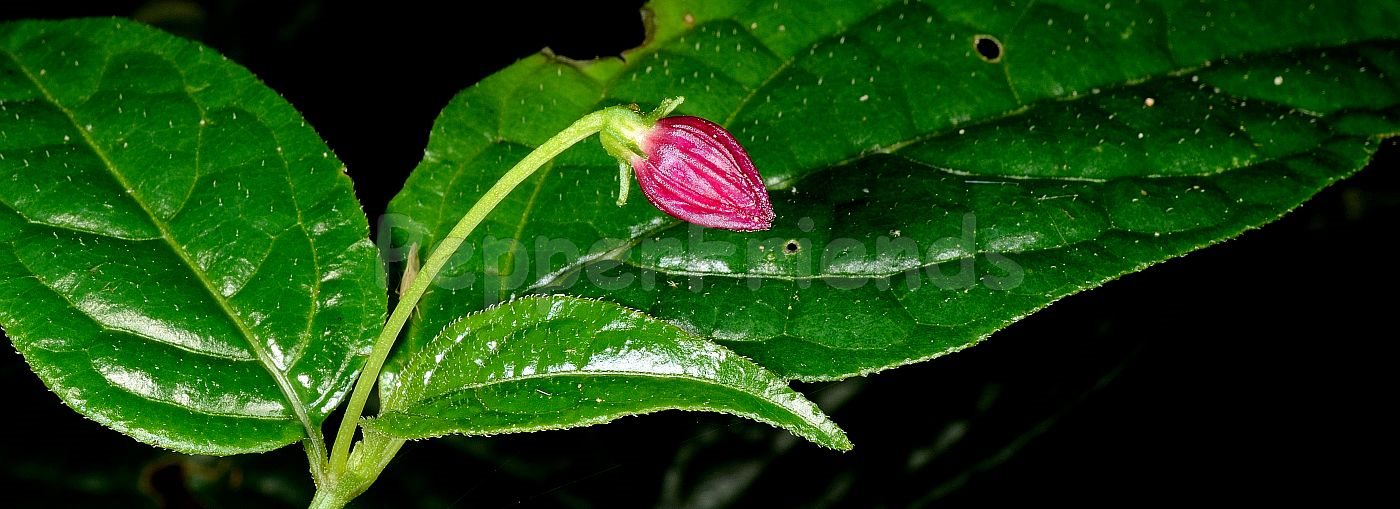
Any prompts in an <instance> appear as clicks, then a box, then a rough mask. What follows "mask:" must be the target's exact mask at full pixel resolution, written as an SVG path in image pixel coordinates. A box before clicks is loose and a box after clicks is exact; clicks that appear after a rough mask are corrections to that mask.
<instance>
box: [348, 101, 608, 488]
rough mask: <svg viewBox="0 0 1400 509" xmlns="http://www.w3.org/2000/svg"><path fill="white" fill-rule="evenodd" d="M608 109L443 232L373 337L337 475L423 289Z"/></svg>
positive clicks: (569, 131) (558, 139) (525, 162)
mask: <svg viewBox="0 0 1400 509" xmlns="http://www.w3.org/2000/svg"><path fill="white" fill-rule="evenodd" d="M607 113H608V110H601V111H596V112H593V113H590V114H588V115H586V116H584V117H583V118H581V119H579V120H578V121H576V122H574V123H573V124H572V125H570V126H569V127H567V128H565V129H564V130H563V131H562V132H560V133H559V134H556V135H554V137H553V138H550V139H549V140H548V141H545V142H544V143H543V144H541V145H540V146H539V147H538V148H536V149H535V150H534V151H533V152H530V154H529V155H527V156H525V158H524V159H521V160H520V162H519V163H516V165H515V166H514V167H512V168H511V169H510V171H507V172H506V173H505V175H502V176H501V179H500V180H498V181H496V184H495V185H493V186H491V189H488V190H486V194H484V195H482V197H481V199H480V200H478V201H477V202H476V204H474V205H472V208H471V209H470V210H468V211H467V213H466V214H465V215H463V216H462V219H461V220H460V221H458V222H457V225H456V226H453V227H452V230H451V231H450V232H448V233H447V236H445V237H443V238H442V241H441V242H439V243H438V245H437V247H436V248H435V249H433V254H432V255H431V256H429V257H428V260H427V261H426V262H424V264H423V268H422V269H421V270H420V271H419V272H418V276H417V277H415V278H413V282H412V283H411V284H410V285H409V287H408V291H407V292H405V293H404V294H403V295H402V296H400V298H399V303H398V305H397V306H394V312H393V313H392V314H390V315H389V321H388V322H387V323H385V324H384V329H383V331H382V332H380V334H379V338H378V339H376V340H375V342H374V349H373V350H371V351H370V355H369V359H368V360H366V361H365V367H364V371H363V372H361V373H360V378H359V380H358V381H356V382H355V390H354V392H353V393H352V394H351V396H350V404H349V406H347V407H346V409H345V416H344V418H342V419H341V421H340V428H339V429H338V430H337V431H336V434H335V446H334V449H333V450H332V452H331V458H330V465H331V475H332V476H334V475H337V474H340V473H343V472H344V471H345V466H346V462H347V461H348V460H349V458H350V444H351V441H352V440H353V439H354V437H355V428H356V426H357V425H358V424H359V420H360V414H361V413H362V412H364V409H365V402H366V401H368V400H369V395H370V392H371V391H373V390H374V385H375V383H376V382H377V381H378V378H379V371H380V370H381V369H383V367H384V361H385V360H386V359H388V357H389V352H390V351H391V350H392V349H393V346H394V341H395V340H396V339H398V337H399V332H400V331H402V330H403V327H404V324H405V323H407V322H408V317H409V316H410V315H412V314H413V309H414V308H415V307H416V306H417V305H418V301H419V299H422V298H423V294H424V293H426V292H427V291H428V286H429V285H430V284H432V281H433V280H434V279H435V278H437V275H438V273H439V272H441V271H442V268H443V267H444V266H446V265H447V260H448V259H449V258H451V257H452V254H453V253H455V252H457V248H458V247H460V246H461V245H462V242H463V241H465V240H466V239H467V237H468V236H470V235H471V234H472V231H474V230H476V227H477V226H478V225H480V224H481V221H482V220H483V219H485V218H486V215H487V214H490V213H491V211H492V210H494V209H495V208H496V205H499V204H500V203H501V200H503V199H505V197H506V195H508V194H510V192H511V191H513V190H514V189H515V187H516V186H518V185H520V183H521V182H522V181H524V180H525V179H526V178H529V177H530V175H533V174H534V173H535V171H536V170H538V169H539V168H540V167H541V166H543V165H544V163H546V162H549V160H550V159H553V158H554V157H555V156H557V155H559V153H561V152H563V151H564V150H565V149H567V148H569V147H571V146H573V144H575V143H578V142H579V141H582V140H583V139H585V138H587V137H589V136H592V135H593V134H594V133H597V132H598V131H599V130H601V129H602V128H603V125H604V124H605V122H606V118H605V117H606V114H607Z"/></svg>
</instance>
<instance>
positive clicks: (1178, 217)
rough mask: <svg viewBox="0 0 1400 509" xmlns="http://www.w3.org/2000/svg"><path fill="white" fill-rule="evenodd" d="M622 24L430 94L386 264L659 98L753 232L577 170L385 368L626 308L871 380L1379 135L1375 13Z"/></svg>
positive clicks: (905, 4)
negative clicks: (582, 56) (603, 52)
mask: <svg viewBox="0 0 1400 509" xmlns="http://www.w3.org/2000/svg"><path fill="white" fill-rule="evenodd" d="M648 9H649V11H650V13H651V15H650V17H649V19H650V24H649V26H650V27H651V34H650V37H649V39H648V41H647V43H646V44H645V45H643V46H642V47H640V48H637V49H635V50H633V51H631V52H629V53H628V54H627V55H626V58H625V60H620V59H603V60H598V61H592V62H584V63H580V62H574V61H568V60H563V59H556V58H552V57H550V56H549V55H547V54H542V55H537V56H534V57H531V58H527V59H525V60H522V61H520V62H518V63H516V64H515V65H513V66H511V67H510V68H507V69H505V70H503V71H501V72H499V73H497V74H496V75H494V76H492V77H490V78H488V79H486V80H485V81H483V82H481V83H480V84H478V85H476V86H474V87H472V88H470V89H468V90H466V91H464V92H462V93H461V94H460V95H459V96H458V97H456V98H455V99H454V100H453V101H452V103H451V104H450V105H448V107H447V108H446V109H445V110H444V111H443V112H442V115H441V116H440V118H439V119H438V121H437V124H436V125H435V126H434V130H433V133H432V138H431V141H430V143H429V147H428V150H427V151H426V153H425V158H424V160H423V162H422V163H421V165H420V166H419V168H418V169H417V170H416V171H415V173H414V174H413V176H412V177H411V178H410V180H409V182H408V184H407V185H406V188H405V190H404V191H403V192H402V193H401V194H400V195H399V196H398V197H397V198H396V199H395V200H394V202H393V203H392V205H391V211H392V212H395V213H398V214H400V215H401V216H400V219H401V222H400V226H399V229H398V232H399V240H400V242H404V243H420V244H422V245H427V246H431V245H432V243H433V242H434V239H435V238H436V236H438V235H441V234H442V233H443V232H445V231H446V230H447V229H448V228H450V226H451V225H452V222H453V221H454V220H455V218H456V217H458V216H459V215H460V214H461V213H462V211H464V210H465V209H466V207H468V206H469V204H470V203H472V202H473V201H474V200H475V199H476V197H478V196H479V195H480V194H481V192H482V191H483V190H484V189H485V188H486V187H487V186H488V185H489V184H490V183H491V182H493V181H494V180H495V179H496V178H497V176H498V175H500V174H501V173H503V172H504V170H505V169H506V168H508V167H509V166H510V165H512V164H513V163H514V162H515V161H517V160H518V159H519V158H520V157H521V156H523V155H524V154H525V153H526V152H527V151H528V150H529V149H530V147H532V146H534V145H535V144H537V143H539V142H541V141H542V140H544V139H545V138H547V137H548V136H550V135H551V134H553V133H554V132H556V131H557V130H559V129H560V128H562V127H563V126H565V125H567V124H568V123H569V122H571V121H573V120H574V119H576V118H578V117H579V116H581V115H583V114H585V113H587V112H590V111H593V110H596V109H598V108H600V107H603V106H607V105H612V104H617V103H628V102H637V103H640V104H641V106H642V108H643V109H646V108H649V107H650V106H652V105H654V104H655V103H656V102H657V101H659V100H661V99H662V98H665V97H670V96H675V95H683V96H685V97H686V102H685V104H684V106H683V107H682V108H681V110H680V112H679V113H683V114H689V115H698V116H703V117H706V118H709V119H713V120H715V121H716V122H719V123H721V124H722V125H724V126H725V127H727V128H728V129H729V130H730V131H732V132H733V133H734V135H735V136H736V137H737V138H738V139H739V141H740V142H741V143H743V144H744V145H745V148H746V149H747V150H748V151H749V154H750V155H751V156H752V158H753V161H754V163H755V165H756V166H757V167H758V169H759V171H760V172H761V173H762V174H763V175H764V177H765V178H766V180H767V183H768V186H769V188H770V189H772V190H773V192H774V209H775V211H776V213H777V215H778V219H777V221H776V222H775V227H774V229H773V230H771V231H768V232H760V233H752V234H735V233H726V232H718V231H709V230H699V229H693V228H687V227H685V226H683V225H679V224H678V223H677V222H675V221H672V220H669V219H668V218H666V217H664V216H663V215H661V214H660V213H659V212H657V211H656V210H654V209H652V208H651V207H650V205H649V204H647V203H645V202H642V201H640V200H638V201H634V202H633V203H629V204H628V205H627V206H626V207H624V208H621V209H618V208H616V207H614V206H612V205H611V202H612V200H613V198H614V193H615V192H616V191H615V189H614V187H615V185H616V184H615V181H614V180H613V178H614V177H613V175H614V174H615V171H614V170H613V163H612V161H611V160H610V159H609V158H608V157H607V156H606V155H605V154H604V153H603V150H602V149H601V148H599V147H598V146H597V145H596V144H595V143H585V144H583V146H579V147H576V148H574V149H572V150H571V151H569V152H567V153H565V154H564V156H563V157H562V158H561V159H559V160H557V162H556V163H555V164H554V165H553V166H552V167H550V168H547V169H545V170H544V171H542V172H541V173H540V174H539V175H538V176H536V177H535V178H533V179H532V180H530V181H528V182H527V183H526V184H525V186H523V187H524V189H522V190H521V191H518V192H517V193H515V194H514V195H513V196H511V197H510V198H509V199H507V201H506V202H505V203H504V204H503V205H502V206H501V208H500V209H498V210H497V212H496V213H495V214H494V215H493V216H492V217H491V218H489V219H488V222H487V224H485V225H484V231H483V232H482V233H481V234H479V235H478V237H476V239H475V240H476V242H477V243H476V244H475V245H474V246H473V248H472V249H471V250H469V251H467V252H465V253H462V254H460V256H459V258H458V264H457V266H456V270H450V271H449V273H447V274H445V275H444V276H443V277H442V278H441V279H440V280H439V281H438V286H437V288H435V289H434V290H433V291H432V292H431V293H429V294H428V296H427V298H426V299H425V300H424V301H423V303H422V305H421V311H422V315H421V319H420V320H419V321H418V323H417V324H416V326H415V327H413V328H412V330H410V332H409V334H408V341H407V344H406V346H405V349H407V350H412V349H414V348H416V347H417V345H421V344H422V343H424V342H426V341H427V339H428V338H431V337H432V336H433V335H434V334H435V333H436V332H437V331H438V330H440V329H441V328H442V326H443V325H444V324H446V323H447V322H448V321H449V320H451V319H452V318H454V317H457V316H461V315H462V314H463V313H465V312H469V311H472V310H475V309H481V308H482V307H484V306H486V305H489V304H491V303H493V302H497V301H499V300H501V299H504V298H506V297H508V296H509V295H512V294H525V293H531V292H542V291H547V292H565V293H570V294H576V295H585V296H594V297H601V298H605V299H608V300H612V301H615V302H619V303H622V304H624V305H627V306H630V307H634V308H637V309H641V310H643V311H644V312H647V313H649V314H653V315H655V316H658V317H661V318H663V319H665V320H667V321H670V322H672V323H674V324H676V325H679V326H681V327H682V328H684V329H686V330H688V331H690V332H693V333H695V334H698V335H702V336H709V337H713V338H716V339H717V340H719V341H720V342H722V343H723V344H725V345H726V346H728V347H730V348H732V349H733V350H735V351H736V352H738V353H740V354H743V355H745V356H747V357H750V358H752V359H754V360H755V361H756V362H758V363H759V364H761V365H763V366H765V367H768V368H769V369H772V370H774V371H775V372H777V373H779V374H780V375H783V376H785V377H791V378H799V379H835V378H842V377H847V376H851V375H854V374H859V373H868V372H872V371H878V370H880V369H885V368H889V367H893V366H898V365H902V364H907V363H910V362H916V361H919V360H923V359H929V358H932V357H936V356H939V355H942V354H945V353H948V352H952V351H956V350H959V349H961V348H965V347H967V346H969V345H971V344H973V343H976V342H977V341H980V340H981V339H983V338H985V337H987V336H988V335H990V334H991V333H993V332H995V331H996V330H999V329H1000V328H1002V327H1004V326H1006V325H1007V324H1009V323H1011V322H1013V321H1015V320H1017V319H1019V318H1021V317H1023V316H1025V315H1027V314H1029V313H1031V312H1034V311H1035V310H1037V309H1040V308H1042V307H1044V306H1046V305H1048V304H1050V303H1051V302H1053V301H1055V300H1057V299H1059V298H1061V297H1064V296H1066V295H1070V294H1073V293H1075V292H1079V291H1082V290H1085V289H1089V288H1093V287H1095V286H1098V285H1101V284H1103V283H1104V282H1106V281H1109V280H1111V279H1114V278H1116V277H1119V276H1120V275H1123V274H1126V273H1130V272H1133V271H1137V270H1141V269H1143V268H1145V267H1147V266H1149V265H1151V264H1154V263H1157V262H1160V261H1163V260H1166V259H1169V258H1172V257H1175V256H1180V255H1182V254H1185V253H1187V252H1190V251H1192V250H1195V249H1199V248H1201V247H1204V246H1207V245H1210V244H1212V243H1216V242H1220V241H1222V240H1226V239H1230V238H1232V237H1235V236H1236V235H1239V234H1240V233H1241V232H1243V231H1245V230H1248V229H1250V228H1255V227H1258V226H1260V225H1262V224H1264V223H1267V222H1269V221H1271V220H1273V219H1275V218H1277V217H1278V216H1279V215H1281V214H1283V213H1285V212H1287V211H1288V210H1290V209H1292V208H1294V207H1296V206H1298V204H1300V203H1302V202H1303V201H1305V200H1306V199H1307V198H1308V197H1310V196H1311V195H1312V194H1313V193H1315V192H1317V191H1318V190H1319V189H1321V188H1323V187H1325V186H1327V185H1328V184H1329V183H1331V182H1333V181H1335V180H1337V179H1340V178H1343V177H1345V176H1347V175H1349V174H1351V173H1352V172H1354V171H1356V170H1357V169H1359V168H1360V167H1362V166H1363V164H1364V163H1365V161H1366V160H1367V159H1368V157H1369V155H1370V154H1371V153H1372V152H1373V151H1374V150H1375V148H1376V146H1377V143H1378V141H1377V140H1378V137H1379V136H1382V135H1385V134H1388V133H1395V132H1397V131H1400V122H1398V121H1397V114H1398V113H1400V111H1398V110H1397V104H1400V86H1397V76H1400V58H1398V57H1397V56H1396V55H1397V54H1400V51H1397V49H1400V45H1398V44H1397V43H1396V32H1395V31H1394V27H1395V26H1397V25H1396V24H1397V23H1400V7H1397V4H1395V3H1393V2H1338V3H1331V4H1325V5H1324V4H1320V3H1315V2H1302V1H1297V2H1295V1H1283V2H1278V1H1269V2H1264V1H1257V2H1236V1H1230V2H1224V1H1222V2H1184V1H1143V2H1102V1H1077V0H1057V1H1042V2H1004V1H993V2H987V1H970V0H968V1H937V2H910V1H902V0H901V1H883V2H868V1H863V0H862V1H827V2H816V3H802V4H801V5H798V4H793V3H787V2H776V3H775V2H767V1H755V2H679V1H658V2H655V3H652V4H650V5H649V6H648ZM979 47H980V48H982V51H979ZM991 50H995V51H991ZM983 53H986V54H985V55H984V54H983ZM483 271H484V275H482V272H483Z"/></svg>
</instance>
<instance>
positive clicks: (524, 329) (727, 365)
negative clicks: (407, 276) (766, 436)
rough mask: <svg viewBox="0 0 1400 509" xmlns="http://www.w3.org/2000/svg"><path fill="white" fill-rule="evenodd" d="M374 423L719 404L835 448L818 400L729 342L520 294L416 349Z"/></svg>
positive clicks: (553, 422) (423, 434)
mask: <svg viewBox="0 0 1400 509" xmlns="http://www.w3.org/2000/svg"><path fill="white" fill-rule="evenodd" d="M400 376H401V377H402V378H401V380H400V381H399V383H395V384H393V386H394V387H395V389H394V390H393V391H391V392H389V393H388V394H387V395H386V397H385V399H384V411H383V413H382V414H381V415H380V416H379V417H377V418H375V419H372V420H370V421H368V422H367V423H366V427H367V429H369V430H370V431H371V432H378V433H384V434H389V435H392V436H395V437H399V438H407V439H415V438H427V437H435V436H441V435H446V434H451V433H460V434H467V435H495V434H501V433H518V432H525V431H539V430H547V429H561V428H572V427H578V426H587V425H591V424H599V423H604V422H608V421H611V420H614V419H617V418H619V417H623V416H627V415H637V414H644V413H650V412H656V411H659V410H667V409H680V410H703V411H715V412H724V413H730V414H734V415H739V416H743V417H748V418H750V419H754V420H757V421H762V422H766V423H769V424H772V425H774V426H778V427H781V428H784V429H787V430H788V431H791V432H793V433H794V434H797V435H798V436H801V437H803V438H806V439H808V440H811V441H813V442H816V443H818V444H821V445H823V446H826V447H830V448H833V449H841V450H845V449H850V448H851V443H850V442H849V441H848V440H846V436H845V434H843V433H842V432H841V430H840V429H839V428H837V427H836V425H835V424H834V423H832V422H831V421H830V420H828V419H827V418H826V416H825V415H823V414H822V412H821V410H819V409H818V408H817V407H816V405H814V404H812V402H810V401H808V400H807V399H806V398H804V397H802V395H800V394H798V393H797V392H795V391H793V390H792V389H790V388H788V386H787V383H786V382H785V381H784V380H782V379H781V378H778V377H777V376H775V375H774V374H773V373H771V372H769V371H768V370H765V369H763V368H762V367H760V366H758V365H756V364H754V363H753V362H752V361H749V360H748V359H745V358H743V357H741V356H739V355H736V354H734V353H733V352H731V351H729V350H728V349H726V348H724V347H721V346H719V345H716V344H714V343H712V342H709V341H705V340H703V339H699V338H695V337H693V336H691V335H689V334H686V333H685V332H684V331H682V330H680V329H679V328H676V327H675V326H673V325H670V324H667V323H665V322H662V321H660V320H657V319H655V318H652V317H649V316H646V315H643V314H641V313H639V312H636V311H633V310H630V309H627V308H624V307H621V306H618V305H616V304H612V303H609V302H603V301H596V300H586V299H578V298H573V297H561V296H552V297H529V298H524V299H517V300H514V301H511V302H508V303H505V304H502V305H500V306H496V307H492V308H490V309H487V310H485V311H482V312H479V313H475V314H472V315H470V316H467V317H464V318H463V319H461V320H457V321H455V322H453V323H452V324H451V325H449V326H448V327H447V328H446V329H444V330H443V331H442V333H441V334H439V335H438V336H437V337H436V338H434V339H433V340H432V341H430V342H429V343H428V344H427V345H425V346H424V347H423V348H422V349H420V350H419V351H417V352H416V353H415V354H414V355H413V356H411V357H410V358H409V359H408V361H407V363H406V364H405V365H404V368H403V371H402V372H400Z"/></svg>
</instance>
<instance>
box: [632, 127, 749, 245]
mask: <svg viewBox="0 0 1400 509" xmlns="http://www.w3.org/2000/svg"><path fill="white" fill-rule="evenodd" d="M637 148H640V149H641V153H640V154H637V153H635V152H634V153H633V154H632V157H631V161H630V162H631V164H632V169H633V170H634V171H636V173H637V181H638V183H640V184H641V187H642V192H643V193H645V194H646V196H647V199H648V200H650V201H651V203H652V204H653V205H656V208H658V209H661V210H662V211H663V212H665V213H667V214H670V215H672V216H674V217H676V218H677V219H681V220H684V221H689V222H692V223H695V224H698V225H700V226H707V227H710V228H723V229H726V230H736V231H757V230H767V229H769V228H771V227H772V226H773V217H774V215H773V205H772V204H771V203H770V202H769V201H768V190H767V188H765V187H764V185H763V178H762V177H760V176H759V175H758V170H755V169H754V167H753V161H750V160H749V155H748V154H746V153H744V148H743V147H740V146H739V142H738V141H736V140H735V139H734V136H733V135H730V134H729V132H728V131H725V130H724V128H723V127H720V126H719V125H716V124H715V123H714V122H710V121H709V120H705V119H703V118H700V117H688V116H677V117H666V118H663V119H660V120H657V121H656V124H655V125H654V126H653V127H652V128H651V130H650V131H648V132H647V133H646V134H645V135H643V136H642V137H641V139H640V140H639V143H638V144H637Z"/></svg>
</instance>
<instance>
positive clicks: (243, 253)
mask: <svg viewBox="0 0 1400 509" xmlns="http://www.w3.org/2000/svg"><path fill="white" fill-rule="evenodd" d="M343 170H344V168H343V166H342V165H341V164H340V162H339V161H337V160H336V158H335V157H334V156H332V155H331V154H330V151H329V149H327V148H326V146H325V144H324V143H323V142H322V141H321V140H320V138H319V137H317V136H316V133H315V132H314V131H312V130H311V129H310V128H309V127H307V126H306V124H305V122H304V121H303V120H302V118H301V116H300V115H299V114H298V113H297V112H296V111H295V110H293V109H292V107H291V106H290V105H288V104H287V103H286V102H285V101H283V100H282V99H281V98H280V97H278V96H277V94H275V93H274V92H272V91H271V90H269V89H268V88H267V87H265V86H264V85H263V84H262V83H260V82H259V81H258V80H257V78H255V77H253V75H251V74H249V73H248V71H247V70H245V69H243V68H242V67H239V66H238V65H235V64H233V63H230V62H228V61H227V60H226V59H225V58H224V57H222V56H220V55H219V54H218V53H216V52H214V51H212V50H209V49H208V48H206V47H204V46H201V45H199V44H195V43H192V42H189V41H185V40H182V39H179V38H176V37H174V36H171V35H168V34H165V33H163V32H159V31H157V30H155V29H152V28H149V27H146V26H143V25H139V24H136V23H132V22H129V21H121V20H108V19H91V20H77V21H63V22H19V23H8V24H4V25H0V202H2V204H0V324H3V325H4V327H5V331H6V333H7V334H8V335H9V336H10V338H11V340H12V341H13V342H14V345H15V347H16V348H17V349H18V350H19V351H20V352H21V353H22V354H23V355H24V357H25V359H26V360H27V361H28V362H29V365H30V367H31V368H32V369H33V370H34V372H35V373H37V374H38V375H39V377H40V378H41V379H43V381H44V383H45V384H47V385H48V386H49V388H50V389H52V390H53V391H54V392H55V393H57V394H58V395H59V397H61V398H62V399H63V401H64V402H65V403H67V404H68V405H69V406H71V407H72V408H74V409H75V410H77V411H78V412H80V413H82V414H83V415H85V416H87V417H89V418H91V419H93V420H96V421H98V422H100V423H102V424H105V425H107V426H109V427H112V428H114V429H116V430H118V431H121V432H123V433H126V434H128V435H131V436H132V437H134V438H136V439H138V440H141V441H143V442H146V443H149V444H153V445H158V446H162V447H167V448H171V449H175V450H178V451H183V452H190V453H206V454H233V453H241V452H252V451H262V450H268V449H273V448H276V447H279V446H282V445H285V444H288V443H291V442H294V441H297V440H299V439H301V438H303V437H305V436H307V433H309V432H310V430H318V429H319V425H320V423H321V421H322V420H323V419H324V418H325V416H326V413H327V412H330V411H331V409H333V408H334V407H335V406H336V405H337V404H338V403H339V402H340V399H341V397H342V396H343V395H344V393H345V391H346V390H347V388H348V386H349V383H350V381H351V379H352V377H353V375H354V374H355V373H356V372H357V370H358V369H359V367H360V363H361V362H362V360H363V355H364V352H365V351H366V350H367V349H368V347H369V341H370V340H371V339H372V335H373V334H374V331H375V329H376V328H377V327H378V326H379V325H380V323H381V321H382V317H383V310H384V307H385V302H384V299H385V295H384V293H385V292H384V288H383V283H382V280H381V277H380V270H379V268H378V265H377V264H378V261H377V258H376V250H375V248H374V246H373V245H372V244H371V243H369V241H368V240H367V236H368V235H367V234H368V227H367V224H366V221H365V218H364V215H363V213H362V212H361V210H360V207H359V205H358V204H357V203H356V201H355V197H354V193H353V192H352V189H351V186H350V180H349V178H348V177H346V175H345V174H344V172H343Z"/></svg>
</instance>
